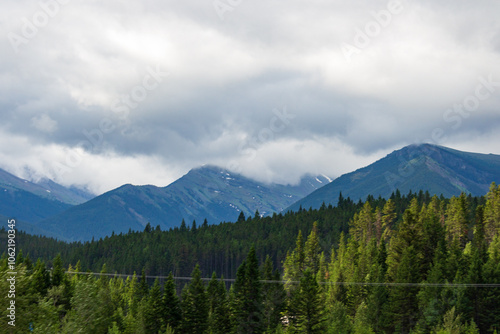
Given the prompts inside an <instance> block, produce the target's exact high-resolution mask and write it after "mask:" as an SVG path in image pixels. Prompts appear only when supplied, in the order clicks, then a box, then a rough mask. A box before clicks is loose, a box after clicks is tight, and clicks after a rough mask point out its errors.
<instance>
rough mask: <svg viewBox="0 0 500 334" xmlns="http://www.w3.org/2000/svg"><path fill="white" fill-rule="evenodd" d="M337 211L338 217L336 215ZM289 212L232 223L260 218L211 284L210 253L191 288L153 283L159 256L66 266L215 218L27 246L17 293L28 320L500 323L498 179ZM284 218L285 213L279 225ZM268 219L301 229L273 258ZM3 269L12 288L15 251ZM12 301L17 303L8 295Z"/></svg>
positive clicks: (253, 327) (390, 325)
mask: <svg viewBox="0 0 500 334" xmlns="http://www.w3.org/2000/svg"><path fill="white" fill-rule="evenodd" d="M342 207H345V208H346V209H345V210H346V211H345V213H344V214H342V210H343V209H342ZM334 212H335V213H336V214H337V216H336V219H338V220H335V219H334V220H333V221H332V220H328V219H325V217H328V215H330V214H333V213H334ZM344 215H345V216H350V218H348V221H347V226H346V228H345V229H343V228H342V224H341V223H342V222H343V220H342V218H339V217H345V216H344ZM278 216H279V215H275V216H274V217H269V218H260V217H258V216H257V215H256V217H253V218H250V219H245V218H242V219H240V221H239V222H238V223H235V224H233V225H235V226H238V225H243V226H245V227H247V228H248V231H247V237H246V238H242V240H241V243H242V244H243V243H244V242H245V241H248V243H249V244H250V246H249V247H248V250H247V252H246V254H244V255H243V256H242V258H241V261H240V263H239V264H238V266H237V269H236V270H235V274H233V276H234V282H233V283H232V284H230V285H228V284H227V283H226V282H225V281H224V280H223V277H227V276H224V275H223V273H221V272H217V271H216V270H212V271H213V274H212V279H211V280H210V281H209V282H208V283H205V282H204V281H203V280H202V277H203V276H204V275H203V273H204V272H205V273H206V272H207V269H206V268H207V267H208V268H210V269H213V268H214V267H213V266H211V265H210V263H204V264H203V265H207V267H206V268H203V265H201V264H200V265H193V266H192V267H191V271H192V272H191V273H190V274H189V275H190V276H191V278H192V279H191V280H190V281H189V282H188V283H187V284H184V285H182V282H180V281H177V280H175V279H174V275H175V274H174V272H173V271H171V273H170V275H169V276H168V278H167V279H166V280H165V281H164V282H160V281H159V280H156V281H154V282H148V280H147V278H146V277H147V270H148V269H149V270H151V268H152V266H151V265H150V266H149V267H147V266H146V265H144V266H143V268H141V270H140V271H137V272H141V274H140V275H135V274H134V275H132V276H130V277H127V278H122V277H118V276H116V277H111V278H109V277H108V276H104V275H103V276H99V275H91V274H90V275H86V274H79V273H80V272H82V271H83V270H87V269H91V270H95V269H93V267H92V265H95V264H94V262H90V263H91V264H92V265H91V266H86V265H83V261H75V262H73V265H69V266H66V265H65V264H64V261H63V259H64V256H66V255H71V254H73V253H72V252H75V253H76V254H77V252H81V251H82V249H89V248H86V247H96V246H93V245H99V246H100V247H102V249H100V251H101V252H102V251H104V250H105V249H106V248H105V247H104V245H107V244H106V243H110V240H114V243H116V244H117V243H118V240H119V239H120V238H123V239H125V240H123V241H122V242H124V243H125V242H127V241H128V242H130V241H136V242H138V240H140V239H139V238H140V237H142V238H144V239H145V240H148V244H149V245H150V247H154V244H153V241H154V240H155V238H158V241H157V242H159V241H160V240H162V237H164V238H167V237H166V236H168V235H169V234H173V235H175V236H177V237H180V236H182V235H188V236H189V237H190V238H192V240H196V236H197V235H199V234H201V235H204V238H207V236H206V234H208V231H210V232H212V233H215V232H218V228H217V227H216V226H205V227H204V226H203V225H202V226H200V227H196V228H189V229H188V228H187V227H186V230H187V231H182V227H181V228H179V229H177V230H172V231H157V229H150V230H148V228H146V230H145V231H143V232H141V233H137V232H132V233H129V234H126V235H121V236H113V237H110V238H107V239H103V240H99V241H93V242H91V243H86V244H60V245H61V248H60V249H58V248H57V247H56V246H54V250H55V251H57V250H63V251H65V252H66V253H65V255H63V256H62V257H61V256H60V255H57V256H55V257H54V258H53V259H51V260H50V261H49V260H46V261H45V262H44V260H42V259H38V260H37V262H36V263H34V264H33V263H32V261H31V259H30V256H24V255H23V254H22V253H21V254H19V255H18V259H17V266H18V268H17V269H18V287H17V288H18V299H17V301H16V302H17V305H18V314H23V316H22V319H21V318H20V319H19V323H18V326H19V327H17V326H16V330H19V332H26V328H32V329H33V332H39V333H70V332H71V333H74V332H81V333H174V332H175V333H353V334H354V333H356V334H358V333H495V332H496V330H497V329H498V328H499V327H500V307H498V300H500V235H499V231H500V187H497V186H496V185H495V184H492V186H491V188H490V191H489V192H488V194H487V195H486V196H485V197H484V198H472V197H470V196H466V195H465V194H462V195H460V196H458V197H452V198H451V199H444V198H438V197H436V196H434V197H430V196H426V195H425V194H422V193H419V194H409V196H399V197H398V195H396V194H395V196H393V197H392V198H391V199H389V200H387V201H386V200H381V199H373V198H368V199H367V201H365V202H364V203H353V202H352V201H350V200H348V199H343V198H342V197H340V199H339V203H338V205H337V207H336V209H334V208H332V207H326V206H323V207H322V208H320V209H319V210H300V212H298V213H295V214H294V213H287V214H284V215H282V216H281V218H279V217H278ZM285 217H286V219H287V221H288V224H286V222H285V221H284V219H285ZM298 217H300V218H298ZM305 217H310V219H311V220H313V221H312V222H311V224H310V225H300V223H299V222H300V221H301V218H303V219H304V220H306V221H308V222H309V220H307V219H306V218H305ZM293 218H296V219H295V220H294V219H293ZM315 218H322V219H324V220H320V219H315ZM273 219H275V220H279V219H283V220H281V221H280V224H278V223H277V222H276V221H274V222H273V221H272V220H273ZM260 221H267V223H268V224H269V225H281V229H279V228H276V226H271V227H269V228H268V229H267V230H266V229H265V228H263V229H264V231H267V233H268V237H273V233H277V234H278V235H279V231H280V230H281V231H283V233H285V231H286V230H287V229H291V230H293V231H294V232H295V235H294V237H292V240H291V242H292V245H291V246H288V247H287V248H286V249H282V250H281V251H282V252H284V255H283V258H282V261H281V262H278V263H277V261H276V260H277V259H279V258H277V257H276V254H277V253H273V254H272V255H273V256H275V258H274V259H273V256H272V255H271V254H267V256H265V257H264V258H262V254H264V253H263V251H262V250H260V251H259V247H260V246H265V245H267V244H266V243H265V242H262V244H260V243H258V242H255V240H254V239H252V238H251V237H250V235H251V233H252V232H253V230H252V229H251V227H250V225H251V224H250V223H255V224H259V222H260ZM290 222H291V223H290ZM332 223H336V224H332ZM294 224H297V225H299V226H295V227H292V226H293V225H294ZM227 225H228V226H229V224H227ZM330 225H335V228H338V229H339V230H338V231H337V234H335V232H334V231H332V230H333V228H332V230H328V228H327V227H326V226H330ZM224 227H226V228H227V226H224V224H223V225H222V227H221V230H220V231H222V230H223V228H224ZM204 229H206V231H205V230H204ZM325 231H328V232H327V233H325ZM231 232H232V233H235V232H234V231H231ZM332 234H333V236H332ZM228 235H231V233H228ZM286 235H288V234H286ZM131 236H133V237H134V238H132V237H131ZM256 236H258V237H260V235H259V234H257V235H256ZM275 238H276V240H280V239H279V238H278V237H275ZM19 239H21V237H19ZM185 240H189V238H188V237H186V238H185V239H184V241H185ZM201 240H206V239H203V238H202V239H201ZM238 241H239V240H238ZM252 241H253V242H252ZM54 242H55V241H54ZM193 243H194V241H193ZM139 244H140V243H139ZM284 244H285V243H282V244H279V245H284ZM52 245H59V243H57V242H55V243H54V244H52ZM129 246H130V247H134V245H133V244H129ZM140 246H144V244H140ZM201 246H203V245H201ZM201 246H200V247H201ZM65 247H66V248H65ZM240 247H241V246H240ZM268 247H270V246H268ZM207 248H208V249H210V246H209V245H207ZM264 248H265V247H264ZM97 249H99V248H98V247H97ZM265 249H267V248H265ZM269 249H274V248H272V247H271V248H269ZM150 250H151V248H149V250H148V251H150ZM23 251H25V250H24V248H23ZM240 251H242V250H241V249H240ZM59 253H62V252H59ZM259 254H260V255H259ZM164 256H165V255H164ZM115 259H117V258H115ZM106 260H108V261H109V262H106V264H104V263H103V264H102V265H101V268H100V269H99V270H100V271H102V272H103V273H105V272H111V273H113V272H115V271H117V270H116V268H119V266H116V265H117V263H114V262H113V257H112V255H109V256H108V257H106ZM108 263H109V264H110V265H109V264H108ZM0 266H1V271H0V272H1V275H2V277H0V285H1V286H2V291H4V290H3V289H4V288H5V289H7V282H6V279H5V277H4V276H5V275H7V274H6V273H7V259H6V258H5V256H3V258H2V259H1V263H0ZM111 266H112V267H113V269H110V268H111ZM115 266H116V267H115ZM215 267H216V266H215ZM49 268H51V269H49ZM65 268H68V269H67V270H66V269H65ZM173 268H175V267H173ZM192 268H194V269H192ZM99 270H97V271H99ZM65 271H67V272H68V273H66V272H65ZM2 303H3V304H2V305H1V307H2V310H3V312H4V313H5V309H6V307H7V306H6V305H4V304H5V301H2ZM4 306H5V307H4ZM4 318H5V316H4ZM0 326H6V322H3V323H1V325H0ZM2 329H4V330H5V331H4V330H2V331H3V332H7V330H9V328H6V327H4V328H2Z"/></svg>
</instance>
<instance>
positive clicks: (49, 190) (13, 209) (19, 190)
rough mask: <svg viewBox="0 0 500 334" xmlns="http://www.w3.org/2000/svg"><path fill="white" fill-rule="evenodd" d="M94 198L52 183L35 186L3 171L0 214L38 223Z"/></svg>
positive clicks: (42, 181)
mask: <svg viewBox="0 0 500 334" xmlns="http://www.w3.org/2000/svg"><path fill="white" fill-rule="evenodd" d="M92 197H93V195H92V194H90V193H86V192H85V191H82V190H79V189H76V188H66V187H64V186H62V185H60V184H57V183H55V182H53V181H51V180H41V181H40V183H34V182H31V181H28V180H24V179H21V178H19V177H17V176H15V175H12V174H10V173H8V172H7V171H5V170H3V169H0V214H1V215H4V216H6V217H12V218H17V219H20V220H24V221H27V222H30V223H36V222H38V221H40V220H42V219H45V218H47V217H50V216H53V215H55V214H57V213H60V212H62V211H64V210H66V209H68V208H70V207H71V206H73V205H76V204H80V203H83V202H85V201H87V200H89V199H90V198H92Z"/></svg>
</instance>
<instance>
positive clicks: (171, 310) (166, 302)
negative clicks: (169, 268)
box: [162, 272, 182, 330]
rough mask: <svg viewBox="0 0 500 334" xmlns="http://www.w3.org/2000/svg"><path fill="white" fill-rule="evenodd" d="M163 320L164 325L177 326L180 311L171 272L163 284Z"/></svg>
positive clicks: (175, 327)
mask: <svg viewBox="0 0 500 334" xmlns="http://www.w3.org/2000/svg"><path fill="white" fill-rule="evenodd" d="M162 303H163V320H162V323H163V325H164V327H165V328H166V327H167V326H170V327H171V328H172V329H174V330H175V329H177V328H178V327H179V324H180V321H181V317H182V313H181V305H180V300H179V297H178V296H177V292H176V288H175V282H174V276H173V275H172V272H170V274H169V275H168V278H167V281H166V282H165V284H164V286H163V300H162Z"/></svg>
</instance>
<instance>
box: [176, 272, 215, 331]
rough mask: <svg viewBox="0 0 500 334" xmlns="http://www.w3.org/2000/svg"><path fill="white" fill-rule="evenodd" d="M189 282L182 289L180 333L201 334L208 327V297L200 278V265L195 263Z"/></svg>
mask: <svg viewBox="0 0 500 334" xmlns="http://www.w3.org/2000/svg"><path fill="white" fill-rule="evenodd" d="M191 277H192V279H191V282H189V283H188V284H187V285H186V286H185V287H184V289H183V290H182V301H181V309H182V320H181V329H180V331H181V332H182V333H192V334H203V333H205V331H206V330H207V329H208V307H209V305H208V298H207V293H206V290H205V285H204V284H203V281H202V280H201V271H200V266H199V265H196V267H195V268H194V270H193V273H192V274H191Z"/></svg>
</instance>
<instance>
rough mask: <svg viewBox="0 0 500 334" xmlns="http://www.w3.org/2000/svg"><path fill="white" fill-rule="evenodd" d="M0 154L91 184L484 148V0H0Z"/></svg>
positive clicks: (491, 148)
mask: <svg viewBox="0 0 500 334" xmlns="http://www.w3.org/2000/svg"><path fill="white" fill-rule="evenodd" d="M0 7H1V11H0V13H1V14H0V117H1V118H0V120H1V122H0V168H3V169H5V170H7V171H9V172H11V173H14V174H16V175H18V176H20V177H24V178H28V179H31V180H35V181H36V180H38V179H40V178H44V177H48V178H51V179H53V180H55V181H56V182H58V183H61V184H63V185H76V186H79V187H85V188H87V189H89V190H91V191H92V192H94V193H96V194H100V193H103V192H105V191H108V190H111V189H113V188H115V187H118V186H120V185H122V184H125V183H132V184H138V185H139V184H155V185H158V186H166V185H168V184H169V183H171V182H173V181H174V180H176V179H177V178H179V177H181V176H182V175H184V174H186V173H187V172H188V171H189V170H190V169H191V168H193V167H197V166H200V165H203V164H215V165H218V166H221V167H224V168H228V169H230V170H232V171H234V172H239V173H242V174H243V175H245V176H248V177H251V178H254V179H256V180H259V181H264V182H277V183H297V182H298V180H299V179H300V177H301V176H302V175H303V174H305V173H312V174H325V175H328V176H329V177H332V178H334V177H338V176H340V175H341V174H344V173H347V172H351V171H353V170H355V169H357V168H360V167H363V166H366V165H368V164H370V163H372V162H374V161H375V160H378V159H380V158H382V157H384V156H385V155H387V154H388V153H390V152H392V151H393V150H396V149H399V148H401V147H403V146H406V145H409V144H413V143H423V142H427V143H432V144H438V145H443V146H448V147H452V148H455V149H460V150H465V151H474V152H482V153H494V154H500V20H498V13H499V12H500V2H499V1H498V0H484V1H483V0H481V1H476V2H472V1H464V0H433V1H430V0H422V1H415V0H414V1H396V0H391V1H379V0H351V1H345V0H343V1H339V0H310V1H299V0H289V1H273V0H265V1H263V0H252V1H249V0H206V1H200V0H184V1H170V0H161V1H160V0H143V1H130V0H120V1H115V0H107V1H96V0H42V1H40V2H39V1H26V0H4V1H2V4H1V5H0Z"/></svg>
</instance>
